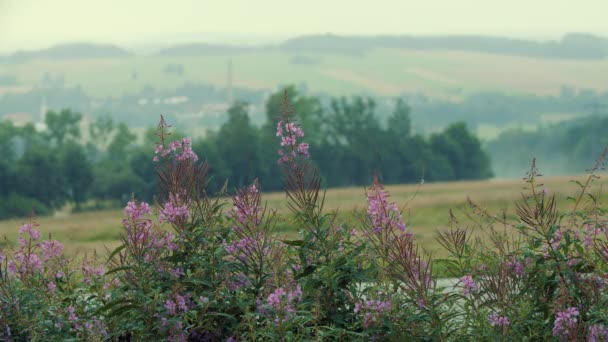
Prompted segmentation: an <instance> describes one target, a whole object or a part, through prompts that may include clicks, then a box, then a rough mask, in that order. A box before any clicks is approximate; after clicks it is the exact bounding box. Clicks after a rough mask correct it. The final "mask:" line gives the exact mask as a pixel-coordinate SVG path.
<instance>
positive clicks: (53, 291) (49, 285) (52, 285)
mask: <svg viewBox="0 0 608 342" xmlns="http://www.w3.org/2000/svg"><path fill="white" fill-rule="evenodd" d="M47 288H48V289H49V292H51V293H55V288H57V285H55V283H54V282H52V281H51V282H49V284H48V285H47Z"/></svg>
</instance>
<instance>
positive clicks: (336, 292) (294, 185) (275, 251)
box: [0, 103, 608, 341]
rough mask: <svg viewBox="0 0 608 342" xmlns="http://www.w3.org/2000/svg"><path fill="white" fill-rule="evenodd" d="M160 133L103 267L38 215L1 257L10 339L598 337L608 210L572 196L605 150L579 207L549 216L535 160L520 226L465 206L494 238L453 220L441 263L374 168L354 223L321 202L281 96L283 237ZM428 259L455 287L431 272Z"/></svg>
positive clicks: (3, 320) (5, 328)
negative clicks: (288, 232) (67, 245)
mask: <svg viewBox="0 0 608 342" xmlns="http://www.w3.org/2000/svg"><path fill="white" fill-rule="evenodd" d="M167 130H168V126H167V125H166V124H165V122H164V120H162V119H161V123H160V125H159V131H158V134H159V143H158V145H157V146H156V148H155V155H154V158H153V160H154V163H155V165H156V169H157V173H158V176H159V177H158V179H159V185H160V187H159V192H158V194H157V196H156V202H155V203H154V205H152V206H150V205H149V204H147V203H145V202H137V201H136V200H135V199H133V200H131V201H129V203H128V205H127V206H126V208H125V218H124V219H123V221H122V224H123V226H124V231H123V233H122V235H121V242H122V243H121V245H120V246H119V247H118V248H116V249H115V250H113V251H111V252H109V254H108V256H107V259H106V260H102V259H100V258H86V257H85V258H80V259H70V258H68V257H67V256H65V255H63V254H62V245H61V244H60V243H59V242H57V241H54V240H44V241H41V240H40V232H39V231H38V230H37V228H36V227H37V225H36V223H35V222H34V221H33V220H32V221H31V222H29V223H27V224H25V225H23V226H22V227H21V228H20V237H19V244H18V247H17V248H15V249H13V250H8V249H6V250H3V251H2V252H1V254H0V263H1V265H2V266H1V267H0V308H1V311H0V334H1V335H0V336H2V337H3V338H4V339H5V340H49V339H51V340H59V339H81V340H90V341H94V340H119V341H144V340H170V341H186V340H188V341H235V340H366V341H367V340H406V339H415V340H446V341H458V340H472V339H482V340H522V339H525V340H590V341H597V340H606V339H607V338H608V318H607V317H608V310H607V309H606V308H608V296H607V294H606V286H605V285H606V276H607V273H606V268H607V267H606V264H607V262H608V228H607V227H606V222H607V221H606V215H605V210H604V209H602V208H601V206H600V205H599V203H598V202H597V201H596V200H594V199H595V197H593V196H590V198H591V202H590V204H591V205H590V206H587V207H585V208H583V205H582V203H583V199H584V198H585V194H588V192H589V185H590V184H591V183H592V182H593V181H594V180H595V179H596V177H597V176H596V175H595V174H596V171H597V170H598V169H599V168H600V166H601V163H602V162H603V158H604V155H602V157H601V158H600V160H599V161H598V164H597V165H596V166H595V167H594V168H593V169H592V170H591V173H590V176H589V178H588V179H587V182H586V183H583V184H581V190H580V193H579V194H578V195H577V196H576V197H575V198H574V199H573V209H572V210H571V211H569V212H566V213H560V212H558V210H557V206H556V202H555V197H554V196H552V195H549V194H548V192H547V191H546V190H545V189H543V188H541V187H540V185H539V183H538V173H537V170H536V169H535V167H534V165H533V166H532V168H531V170H530V172H529V174H528V177H527V182H528V191H527V193H526V194H525V195H524V197H523V199H522V201H521V202H519V203H518V204H517V217H516V218H507V217H506V215H497V216H496V215H492V214H490V213H488V212H487V211H485V210H484V209H483V208H482V207H480V206H477V205H476V204H474V203H471V208H472V209H473V210H474V212H475V213H476V214H477V215H478V216H479V220H477V222H478V225H480V226H481V227H482V228H483V229H484V230H485V231H486V232H487V239H485V240H482V239H479V238H476V239H473V238H472V236H471V233H470V230H469V229H467V228H462V225H461V223H459V222H457V221H456V220H455V219H453V220H452V221H451V222H450V228H449V230H447V231H444V232H440V233H438V234H437V240H438V242H439V244H440V245H442V246H443V247H444V248H445V249H446V250H447V252H448V253H449V256H448V257H447V258H443V259H432V258H431V256H430V255H429V254H428V253H426V252H425V251H423V250H421V249H420V248H418V246H417V243H416V239H415V237H414V236H413V235H412V234H411V233H410V232H409V231H408V229H407V227H406V225H405V222H404V220H403V217H402V210H401V209H400V208H399V207H398V205H397V204H395V203H391V202H390V201H389V198H390V197H389V193H388V191H387V190H386V189H385V188H384V186H383V185H382V184H381V183H380V182H379V181H378V179H377V178H374V180H373V182H372V185H371V187H370V188H369V189H368V190H367V193H366V195H367V199H368V208H367V211H366V212H365V213H361V220H360V226H359V227H358V228H359V229H353V227H347V226H346V225H343V224H340V223H339V222H338V219H337V212H335V211H334V212H327V211H325V210H324V207H323V203H324V192H323V191H321V178H320V176H319V172H318V170H317V169H316V167H315V165H314V163H313V162H312V161H311V159H310V154H309V152H308V145H307V144H306V143H304V142H302V140H303V138H304V132H303V131H302V129H301V127H300V126H299V125H298V124H297V122H296V121H295V120H294V115H293V113H291V111H290V108H289V107H288V104H287V103H286V104H285V109H284V116H283V118H282V119H281V120H280V121H279V122H278V125H277V133H276V135H277V137H278V138H279V139H280V146H281V147H280V150H279V155H278V164H279V167H280V168H281V172H282V175H283V184H284V190H285V193H286V201H287V206H288V207H289V209H291V212H292V218H291V219H292V221H293V224H294V226H295V229H297V231H298V238H296V239H294V240H287V239H284V238H282V237H281V236H280V235H279V234H277V233H276V232H275V230H276V229H275V228H276V227H277V225H278V224H280V223H281V220H282V218H281V217H279V216H278V215H277V214H276V211H274V210H273V209H269V208H267V207H266V205H265V204H264V202H263V199H262V192H261V187H262V185H261V184H259V183H258V182H257V181H254V182H252V184H250V185H248V186H246V187H244V188H242V189H240V190H238V191H237V192H236V194H235V195H234V196H233V198H232V206H231V207H229V208H226V205H225V203H222V202H220V200H219V199H218V198H219V196H217V195H218V194H208V193H207V191H206V184H207V182H208V179H207V173H208V166H207V164H206V163H205V162H200V161H199V160H198V156H197V155H196V154H195V153H194V152H193V151H192V147H191V140H190V139H188V138H184V139H181V140H176V141H171V142H169V141H168V140H167V137H168V132H167ZM501 227H502V228H501ZM166 228H170V229H166ZM102 261H103V262H102ZM435 265H441V267H442V269H443V271H442V273H444V274H446V275H448V276H451V277H452V278H451V279H452V280H453V281H452V282H451V283H447V284H446V283H445V281H440V279H439V278H438V276H437V274H436V273H435V274H434V273H433V267H434V266H435ZM454 279H456V280H454Z"/></svg>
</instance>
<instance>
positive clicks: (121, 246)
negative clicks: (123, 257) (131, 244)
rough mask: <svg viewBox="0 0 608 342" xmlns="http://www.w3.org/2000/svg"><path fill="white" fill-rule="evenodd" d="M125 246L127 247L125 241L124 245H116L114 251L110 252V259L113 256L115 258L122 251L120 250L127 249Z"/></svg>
mask: <svg viewBox="0 0 608 342" xmlns="http://www.w3.org/2000/svg"><path fill="white" fill-rule="evenodd" d="M125 247H126V246H125V244H124V243H123V244H122V245H120V246H118V247H116V248H115V249H114V251H112V253H110V255H109V256H108V261H110V260H112V258H113V257H114V256H115V255H116V254H118V253H120V251H122V250H123V249H125Z"/></svg>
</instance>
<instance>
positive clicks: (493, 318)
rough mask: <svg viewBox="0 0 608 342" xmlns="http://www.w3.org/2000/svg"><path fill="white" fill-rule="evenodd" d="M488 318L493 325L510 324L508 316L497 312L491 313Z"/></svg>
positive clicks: (504, 325)
mask: <svg viewBox="0 0 608 342" xmlns="http://www.w3.org/2000/svg"><path fill="white" fill-rule="evenodd" d="M488 320H489V321H490V325H491V326H493V327H506V326H508V325H509V324H510V322H509V319H508V318H507V316H499V315H498V314H496V313H493V314H491V315H489V316H488Z"/></svg>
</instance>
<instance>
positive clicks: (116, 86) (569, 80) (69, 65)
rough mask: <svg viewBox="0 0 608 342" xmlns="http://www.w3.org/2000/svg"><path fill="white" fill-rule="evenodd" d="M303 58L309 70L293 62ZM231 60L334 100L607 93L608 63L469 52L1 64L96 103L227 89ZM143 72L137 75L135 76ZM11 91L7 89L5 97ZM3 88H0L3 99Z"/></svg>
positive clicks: (259, 76) (30, 82)
mask: <svg viewBox="0 0 608 342" xmlns="http://www.w3.org/2000/svg"><path fill="white" fill-rule="evenodd" d="M296 56H304V57H306V58H307V60H310V61H312V62H311V63H310V64H294V63H292V58H294V57H296ZM228 60H232V65H233V75H234V76H233V80H234V81H233V83H234V86H236V87H243V88H253V89H274V88H275V87H276V86H277V85H278V84H280V83H281V82H282V81H283V80H286V79H289V80H290V81H291V82H292V83H295V84H299V83H306V84H307V85H308V86H309V87H310V89H314V90H315V91H320V92H326V93H330V94H335V95H338V94H340V95H342V94H349V93H370V94H375V95H384V96H394V95H399V94H401V93H404V92H405V93H424V94H426V95H428V96H432V97H438V98H445V99H451V100H454V101H458V100H460V99H462V98H463V97H465V96H466V95H468V94H471V93H476V92H479V91H482V90H483V91H500V92H506V93H533V94H558V93H559V91H560V88H561V87H562V86H564V85H567V86H572V87H578V88H589V89H596V90H600V91H603V90H604V88H605V85H606V84H605V78H604V77H603V75H606V74H607V73H608V59H603V60H552V59H541V58H532V57H517V56H504V55H493V54H484V53H474V52H464V51H447V50H446V51H441V50H435V51H428V50H405V49H387V48H383V49H375V50H372V51H370V52H368V53H366V54H364V55H361V56H354V55H339V54H324V53H312V52H311V53H307V52H302V53H297V54H296V53H291V52H284V51H279V50H276V51H266V52H252V53H243V54H237V55H228V54H223V55H222V54H216V55H206V56H197V57H183V58H182V57H179V58H177V57H159V56H135V57H131V58H123V59H88V60H75V61H74V60H69V61H47V60H34V61H29V62H25V63H21V64H0V74H3V73H8V74H14V75H15V76H16V77H17V80H18V87H17V88H19V89H22V90H25V89H28V88H30V87H33V86H34V85H36V84H37V83H38V82H39V81H40V80H41V79H42V77H43V76H44V74H45V73H47V72H48V73H50V74H52V75H63V76H64V78H65V82H66V84H67V85H80V86H81V87H82V89H83V90H84V91H85V92H86V93H87V94H88V95H89V96H91V97H94V98H105V97H107V96H121V95H123V94H125V93H130V94H132V93H137V92H139V91H140V90H141V89H143V88H144V87H145V86H152V87H154V88H156V89H166V90H171V89H175V88H176V87H177V86H180V85H183V84H184V83H187V82H201V83H208V84H212V85H215V86H217V87H224V86H226V68H227V61H228ZM172 63H173V64H175V63H177V64H182V65H183V67H184V75H183V76H176V75H172V74H166V73H164V72H163V69H164V68H165V66H166V65H168V64H172ZM134 74H136V77H133V75H134ZM6 90H7V89H5V90H4V91H6ZM1 92H3V89H0V93H1Z"/></svg>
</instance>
